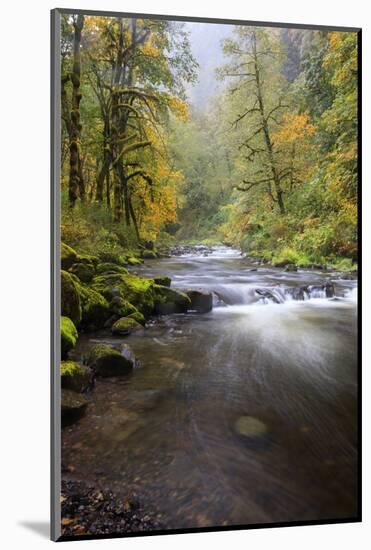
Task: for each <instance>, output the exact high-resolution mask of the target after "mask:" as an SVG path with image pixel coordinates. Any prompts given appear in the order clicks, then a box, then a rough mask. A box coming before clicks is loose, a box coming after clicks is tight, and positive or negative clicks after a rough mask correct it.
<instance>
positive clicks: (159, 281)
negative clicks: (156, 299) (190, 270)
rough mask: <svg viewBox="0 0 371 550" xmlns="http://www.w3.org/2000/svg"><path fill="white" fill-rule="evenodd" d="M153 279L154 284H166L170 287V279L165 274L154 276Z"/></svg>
mask: <svg viewBox="0 0 371 550" xmlns="http://www.w3.org/2000/svg"><path fill="white" fill-rule="evenodd" d="M153 280H154V281H155V283H156V285H160V286H167V287H168V288H170V285H171V279H170V277H167V276H166V275H162V276H161V277H155V278H154V279H153Z"/></svg>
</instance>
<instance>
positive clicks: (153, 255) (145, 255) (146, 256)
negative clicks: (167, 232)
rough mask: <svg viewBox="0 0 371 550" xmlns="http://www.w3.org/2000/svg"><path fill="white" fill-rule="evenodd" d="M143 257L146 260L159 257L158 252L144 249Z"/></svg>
mask: <svg viewBox="0 0 371 550" xmlns="http://www.w3.org/2000/svg"><path fill="white" fill-rule="evenodd" d="M142 258H144V259H145V260H154V259H156V258H157V254H156V252H155V251H154V250H143V252H142Z"/></svg>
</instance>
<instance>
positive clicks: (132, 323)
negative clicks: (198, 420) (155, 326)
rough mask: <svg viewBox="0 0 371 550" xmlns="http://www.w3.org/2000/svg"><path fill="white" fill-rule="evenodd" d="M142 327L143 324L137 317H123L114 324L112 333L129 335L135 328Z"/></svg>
mask: <svg viewBox="0 0 371 550" xmlns="http://www.w3.org/2000/svg"><path fill="white" fill-rule="evenodd" d="M141 328H142V326H141V325H140V324H139V323H138V322H137V321H136V320H135V319H133V318H131V317H121V319H119V320H118V321H116V322H115V323H114V324H113V325H112V327H111V331H112V334H115V335H116V336H128V335H129V334H131V333H132V332H134V331H135V330H139V329H141Z"/></svg>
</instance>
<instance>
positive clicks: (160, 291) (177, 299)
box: [154, 285, 191, 315]
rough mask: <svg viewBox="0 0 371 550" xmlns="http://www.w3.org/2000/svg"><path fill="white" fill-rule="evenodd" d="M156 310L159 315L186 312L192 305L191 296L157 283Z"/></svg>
mask: <svg viewBox="0 0 371 550" xmlns="http://www.w3.org/2000/svg"><path fill="white" fill-rule="evenodd" d="M154 290H155V296H156V298H155V312H156V313H158V314H159V315H169V314H171V313H185V312H186V311H187V310H188V309H190V307H191V300H190V299H189V297H188V296H187V295H186V294H184V293H183V292H180V291H179V290H174V289H172V288H168V287H166V286H161V285H155V287H154Z"/></svg>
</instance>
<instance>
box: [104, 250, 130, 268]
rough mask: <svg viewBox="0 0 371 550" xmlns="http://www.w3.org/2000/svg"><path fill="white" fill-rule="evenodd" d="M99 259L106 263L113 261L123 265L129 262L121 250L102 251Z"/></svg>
mask: <svg viewBox="0 0 371 550" xmlns="http://www.w3.org/2000/svg"><path fill="white" fill-rule="evenodd" d="M99 260H100V261H101V262H104V263H112V264H116V265H121V266H123V267H124V266H125V265H126V264H127V262H126V259H125V256H124V255H123V254H120V253H119V252H101V253H100V254H99Z"/></svg>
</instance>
